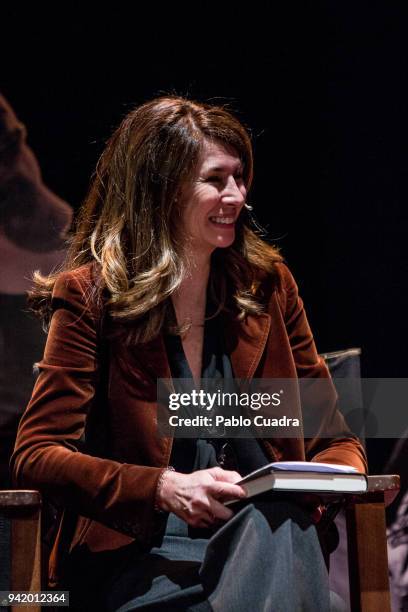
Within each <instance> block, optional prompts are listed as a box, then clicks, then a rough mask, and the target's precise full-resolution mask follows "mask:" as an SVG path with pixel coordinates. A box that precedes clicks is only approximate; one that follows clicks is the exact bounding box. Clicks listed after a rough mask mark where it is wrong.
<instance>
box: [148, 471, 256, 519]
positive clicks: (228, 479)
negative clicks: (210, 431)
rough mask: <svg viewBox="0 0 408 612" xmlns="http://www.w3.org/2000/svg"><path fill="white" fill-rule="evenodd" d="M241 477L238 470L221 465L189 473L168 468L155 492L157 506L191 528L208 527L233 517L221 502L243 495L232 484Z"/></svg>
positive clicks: (239, 488) (242, 490)
mask: <svg viewBox="0 0 408 612" xmlns="http://www.w3.org/2000/svg"><path fill="white" fill-rule="evenodd" d="M240 479H241V476H240V475H239V474H238V472H233V471H230V470H223V469H222V468H220V467H213V468H210V469H208V470H198V471H197V472H193V473H191V474H182V473H181V472H172V471H168V472H165V474H164V477H163V480H162V482H161V486H160V487H159V490H158V491H157V498H156V500H157V505H158V507H159V508H160V509H161V510H165V511H166V512H173V513H174V514H176V515H177V516H178V517H180V518H181V519H183V520H184V521H186V523H188V524H189V525H191V526H192V527H208V526H209V525H212V524H214V523H216V522H217V521H227V520H228V519H230V518H231V517H232V516H233V514H234V513H233V511H232V510H231V509H230V508H226V507H225V506H224V505H223V504H224V502H226V501H228V500H231V499H242V498H244V497H246V493H245V491H244V489H242V487H240V486H238V485H236V484H234V483H236V482H237V481H238V480H240Z"/></svg>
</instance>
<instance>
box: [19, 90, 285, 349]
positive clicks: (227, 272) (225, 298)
mask: <svg viewBox="0 0 408 612" xmlns="http://www.w3.org/2000/svg"><path fill="white" fill-rule="evenodd" d="M204 139H207V140H216V141H218V142H221V143H223V144H225V145H226V146H228V147H232V148H233V149H234V150H235V151H236V152H237V154H238V156H239V157H240V159H241V162H242V165H243V178H244V181H245V185H246V187H247V189H249V187H250V185H251V182H252V176H253V156H252V146H251V141H250V137H249V135H248V132H247V131H246V129H245V128H244V127H243V126H242V125H241V123H240V122H239V121H238V120H237V119H236V118H235V117H234V116H233V115H231V113H230V112H228V111H227V110H226V109H225V108H223V107H221V106H213V105H209V104H202V103H198V102H193V101H191V100H187V99H185V98H181V97H175V96H174V97H172V96H167V97H161V98H156V99H154V100H152V101H150V102H147V103H146V104H143V105H141V106H139V107H138V108H136V109H135V110H133V111H131V112H130V113H129V114H128V115H127V116H126V117H125V118H124V119H123V121H122V123H121V124H120V125H119V127H118V128H117V129H116V131H115V132H114V133H113V135H112V136H111V138H110V139H109V140H108V142H107V144H106V147H105V150H104V151H103V153H102V155H101V157H100V159H99V161H98V164H97V167H96V171H95V173H94V175H93V177H92V180H91V185H90V189H89V192H88V195H87V197H86V198H85V201H84V203H83V205H82V208H81V210H80V212H79V215H78V219H77V222H76V227H75V230H74V231H73V233H72V236H71V238H70V244H69V248H68V252H67V257H66V260H65V262H64V264H63V266H62V269H60V270H59V271H58V273H55V274H52V275H49V276H46V277H44V276H42V275H40V274H39V273H35V275H34V281H35V286H34V289H33V291H32V292H31V294H30V296H29V297H30V303H31V306H32V308H33V310H34V311H35V312H36V313H37V314H38V315H39V316H41V317H42V318H43V320H44V322H45V324H46V325H47V324H48V323H49V320H50V316H51V295H52V290H53V287H54V283H55V280H56V278H57V276H58V274H59V273H60V272H61V271H66V270H75V269H76V268H78V267H81V266H83V265H84V264H89V263H92V262H93V263H94V265H96V266H97V269H98V274H99V276H100V279H101V283H100V285H101V287H103V292H104V295H105V296H106V299H105V300H104V306H105V308H106V309H107V312H108V313H109V316H110V317H111V318H112V319H113V320H116V321H118V322H122V323H123V324H124V325H125V327H126V328H127V329H128V331H129V333H128V337H129V338H130V339H131V341H132V342H133V341H134V342H147V341H149V340H151V339H153V338H154V337H156V336H157V335H158V334H159V333H160V331H161V329H162V328H163V327H164V326H166V324H167V323H166V322H167V321H168V312H169V299H168V298H169V297H170V296H171V295H172V293H173V292H174V291H175V290H176V289H177V288H178V287H179V286H180V284H181V282H182V280H183V279H184V278H185V274H186V271H187V269H188V261H187V260H186V259H187V258H186V253H185V249H183V246H184V245H185V236H183V229H182V224H181V222H180V220H181V208H180V205H179V198H178V196H179V195H180V193H181V190H182V187H183V185H185V184H186V181H188V180H189V178H190V177H191V176H192V175H193V172H194V171H195V168H196V166H197V164H198V162H199V159H200V153H201V151H202V146H203V142H204ZM279 260H281V257H280V255H279V253H278V251H277V250H276V249H275V248H274V247H272V246H271V245H269V244H268V243H267V242H265V241H264V240H263V239H262V238H261V237H260V235H259V232H258V231H257V230H256V228H255V226H254V224H253V222H252V221H251V218H250V213H249V207H245V208H244V209H243V211H242V212H241V214H240V216H239V218H238V221H237V226H236V238H235V241H234V243H233V244H232V245H231V246H230V247H227V248H223V249H220V248H219V249H216V250H215V251H214V253H213V255H212V264H211V272H210V280H209V287H210V291H211V295H212V299H213V301H214V302H215V305H216V307H217V312H218V311H221V310H226V311H231V312H234V313H235V315H236V316H237V317H238V318H244V317H245V316H246V315H247V314H250V313H252V314H254V313H255V314H258V313H260V312H262V310H263V306H262V301H261V300H260V299H259V296H258V295H257V289H258V285H259V280H257V279H259V277H260V274H259V273H260V272H261V273H262V272H263V273H271V272H273V270H274V264H275V262H276V261H279ZM95 290H96V289H95ZM98 291H99V289H98ZM176 333H180V329H178V331H176Z"/></svg>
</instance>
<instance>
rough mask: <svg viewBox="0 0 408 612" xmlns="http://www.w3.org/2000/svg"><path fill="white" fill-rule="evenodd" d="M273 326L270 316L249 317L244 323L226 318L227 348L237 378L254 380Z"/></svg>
mask: <svg viewBox="0 0 408 612" xmlns="http://www.w3.org/2000/svg"><path fill="white" fill-rule="evenodd" d="M270 325H271V317H270V315H269V314H261V315H258V316H254V315H248V316H247V317H246V319H245V320H244V321H239V322H238V321H231V319H230V318H227V317H225V325H224V335H225V346H226V347H227V351H228V352H229V354H230V357H231V362H232V367H233V370H234V376H235V378H243V379H246V380H250V379H252V377H253V376H254V374H255V372H256V369H257V367H258V364H259V362H260V360H261V357H262V354H263V352H264V349H265V345H266V341H267V338H268V334H269V330H270Z"/></svg>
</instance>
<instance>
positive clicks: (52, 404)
mask: <svg viewBox="0 0 408 612" xmlns="http://www.w3.org/2000/svg"><path fill="white" fill-rule="evenodd" d="M92 270H93V266H91V265H87V266H83V267H81V268H79V269H77V270H76V271H74V272H66V273H62V274H61V275H60V276H59V278H58V280H57V282H56V284H55V288H54V292H53V309H54V313H53V316H52V322H51V327H50V331H49V335H48V340H47V344H46V348H45V353H44V357H43V360H42V361H41V362H40V363H39V369H40V374H39V377H38V379H37V382H36V385H35V388H34V391H33V395H32V398H31V401H30V403H29V405H28V407H27V410H26V412H25V414H24V415H23V418H22V420H21V423H20V428H19V432H18V437H17V442H16V448H15V451H14V454H13V457H12V461H11V463H12V470H13V477H14V483H15V485H16V486H18V487H23V488H37V489H39V490H40V491H42V492H43V493H45V494H48V495H49V496H51V497H53V498H54V499H56V500H58V502H59V503H60V504H62V505H64V507H65V508H66V509H67V510H66V512H65V515H67V512H68V513H70V516H71V520H70V523H71V524H73V525H74V528H73V530H72V532H71V533H68V532H67V527H66V523H67V520H66V516H65V522H64V521H63V522H62V526H61V527H60V529H59V533H58V535H57V538H56V543H55V545H54V549H53V553H52V554H51V559H50V584H51V585H52V584H55V583H56V581H57V579H58V574H59V572H60V570H59V569H58V568H59V567H60V561H61V558H62V555H63V552H64V554H67V553H68V554H72V553H73V552H74V551H78V550H79V549H80V550H83V551H88V552H89V551H91V552H93V553H97V552H99V551H100V552H102V551H109V550H111V551H112V550H115V549H119V548H120V547H122V546H126V545H127V544H129V543H130V542H132V541H134V540H136V541H137V542H138V543H139V544H140V545H141V547H144V546H149V543H151V542H152V538H153V536H154V534H155V533H157V532H159V531H160V529H161V527H162V524H163V517H162V516H161V515H160V514H158V513H157V512H155V511H154V500H155V493H156V487H157V482H158V479H159V478H160V475H161V473H162V471H163V469H164V468H165V466H167V465H168V463H169V458H170V453H171V448H172V439H171V438H159V437H158V436H157V434H156V411H157V405H156V401H155V400H156V379H157V378H159V377H161V378H170V377H171V374H170V370H169V364H168V360H167V356H166V351H165V346H164V341H163V337H162V336H161V335H160V336H159V337H158V338H157V339H155V340H153V341H151V342H149V343H147V344H144V345H140V346H126V345H125V343H124V342H123V340H121V338H120V335H119V336H114V337H111V338H110V339H108V338H107V337H106V336H104V335H103V334H101V332H100V330H101V307H100V306H98V305H97V303H96V302H95V301H92V300H90V299H89V295H90V293H91V290H92V287H93V286H94V284H95V282H96V281H95V279H94V278H93V272H92ZM262 288H263V294H264V296H265V300H266V301H267V310H266V312H265V314H262V315H259V316H248V317H247V319H246V320H245V321H243V322H236V321H234V320H232V319H231V318H227V317H225V326H224V329H225V340H226V344H227V349H228V351H229V354H230V356H231V361H232V366H233V370H234V374H235V376H236V377H237V378H249V379H250V378H252V377H256V378H295V377H297V376H299V377H305V376H307V377H317V378H328V377H329V373H328V371H327V368H326V366H325V364H324V362H323V360H322V359H321V358H320V357H319V356H318V354H317V352H316V348H315V344H314V341H313V337H312V333H311V331H310V328H309V325H308V322H307V319H306V315H305V312H304V309H303V304H302V301H301V299H300V298H299V296H298V290H297V286H296V283H295V281H294V279H293V277H292V275H291V273H290V272H289V270H288V268H287V267H286V266H285V265H284V264H277V265H276V274H275V275H273V276H271V277H270V278H268V279H267V280H266V281H264V283H263V287H262ZM107 356H108V357H107ZM298 412H299V416H300V406H299V407H298ZM324 420H327V422H330V423H331V424H333V423H334V424H336V431H339V432H343V434H342V437H337V438H323V437H319V436H318V435H317V436H316V437H314V438H313V439H308V440H306V441H305V440H303V439H302V438H297V439H293V438H290V439H289V438H285V439H276V438H275V439H264V440H261V443H262V444H263V447H264V448H265V450H266V452H267V454H268V456H269V458H270V460H271V461H277V460H278V461H279V460H305V459H307V460H312V461H325V462H330V463H342V464H348V465H351V466H354V467H356V468H357V469H358V470H360V471H364V472H365V471H366V470H367V463H366V458H365V453H364V450H363V447H362V446H361V444H360V443H359V441H358V440H357V439H356V438H354V437H353V436H352V435H351V434H350V435H349V434H348V429H347V427H346V425H345V423H344V419H343V417H342V416H341V415H340V413H339V411H338V410H337V408H336V394H335V391H334V389H333V391H332V393H331V394H330V397H329V398H328V401H327V408H326V410H325V413H324V416H323V419H322V428H323V427H324V426H325V423H324V422H323V421H324ZM72 517H73V520H72ZM63 549H64V551H63Z"/></svg>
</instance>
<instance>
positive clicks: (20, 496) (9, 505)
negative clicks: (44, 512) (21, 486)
mask: <svg viewBox="0 0 408 612" xmlns="http://www.w3.org/2000/svg"><path fill="white" fill-rule="evenodd" d="M40 507H41V495H40V493H39V492H38V491H28V490H2V491H0V510H1V511H5V510H10V511H13V510H16V509H18V508H21V509H24V508H25V509H30V508H31V509H33V508H40Z"/></svg>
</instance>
